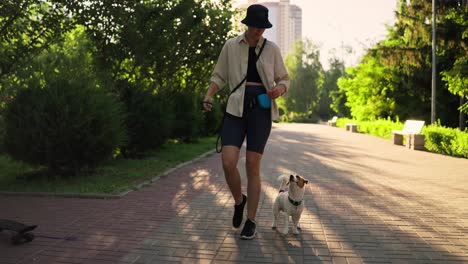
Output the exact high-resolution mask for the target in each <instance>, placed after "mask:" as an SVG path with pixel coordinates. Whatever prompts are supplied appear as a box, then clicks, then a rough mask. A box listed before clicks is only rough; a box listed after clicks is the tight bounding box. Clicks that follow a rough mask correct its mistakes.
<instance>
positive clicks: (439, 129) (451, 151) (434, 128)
mask: <svg viewBox="0 0 468 264" xmlns="http://www.w3.org/2000/svg"><path fill="white" fill-rule="evenodd" d="M423 134H424V135H425V140H426V143H425V145H424V146H425V147H426V149H427V150H429V151H432V152H436V153H441V154H446V155H450V156H455V157H464V158H468V131H466V130H465V132H462V131H460V130H459V129H453V128H447V127H443V126H440V125H438V124H435V125H430V126H427V127H425V129H424V130H423Z"/></svg>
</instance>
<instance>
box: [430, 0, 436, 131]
mask: <svg viewBox="0 0 468 264" xmlns="http://www.w3.org/2000/svg"><path fill="white" fill-rule="evenodd" d="M436 63H437V62H436V0H432V97H431V123H432V124H434V123H435V119H436V66H437V65H436Z"/></svg>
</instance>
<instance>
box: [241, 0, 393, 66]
mask: <svg viewBox="0 0 468 264" xmlns="http://www.w3.org/2000/svg"><path fill="white" fill-rule="evenodd" d="M277 1H278V0H270V1H259V2H277ZM397 1H398V0H290V3H291V4H294V5H297V6H299V7H300V8H302V36H303V38H304V37H305V38H308V39H310V40H312V41H313V42H314V43H315V44H317V45H319V46H320V48H321V51H320V53H321V56H320V57H321V58H320V61H321V62H322V64H323V65H324V68H325V69H327V68H328V58H329V57H330V56H331V55H330V52H332V51H333V49H335V50H336V51H335V54H336V56H337V57H339V58H342V59H343V60H344V61H345V64H346V66H355V65H357V64H358V63H359V59H360V58H361V57H362V55H364V52H365V50H366V49H367V48H370V47H372V46H373V44H375V43H377V42H378V41H379V40H382V39H384V38H385V35H386V33H387V30H386V26H385V25H386V24H387V25H393V24H394V22H395V10H396V7H397ZM239 2H244V3H246V2H247V1H243V0H239ZM343 46H350V47H352V49H353V53H352V54H347V53H346V51H345V49H343V48H342V47H343Z"/></svg>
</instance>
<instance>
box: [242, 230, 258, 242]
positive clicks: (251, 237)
mask: <svg viewBox="0 0 468 264" xmlns="http://www.w3.org/2000/svg"><path fill="white" fill-rule="evenodd" d="M256 235H257V231H255V233H254V234H253V235H252V236H245V235H242V236H241V238H242V239H245V240H251V239H254V238H255V236H256Z"/></svg>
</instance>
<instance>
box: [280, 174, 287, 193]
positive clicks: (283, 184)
mask: <svg viewBox="0 0 468 264" xmlns="http://www.w3.org/2000/svg"><path fill="white" fill-rule="evenodd" d="M278 181H279V182H281V185H280V188H279V192H284V191H286V190H287V189H288V185H289V176H288V175H286V174H281V175H280V176H279V177H278Z"/></svg>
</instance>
